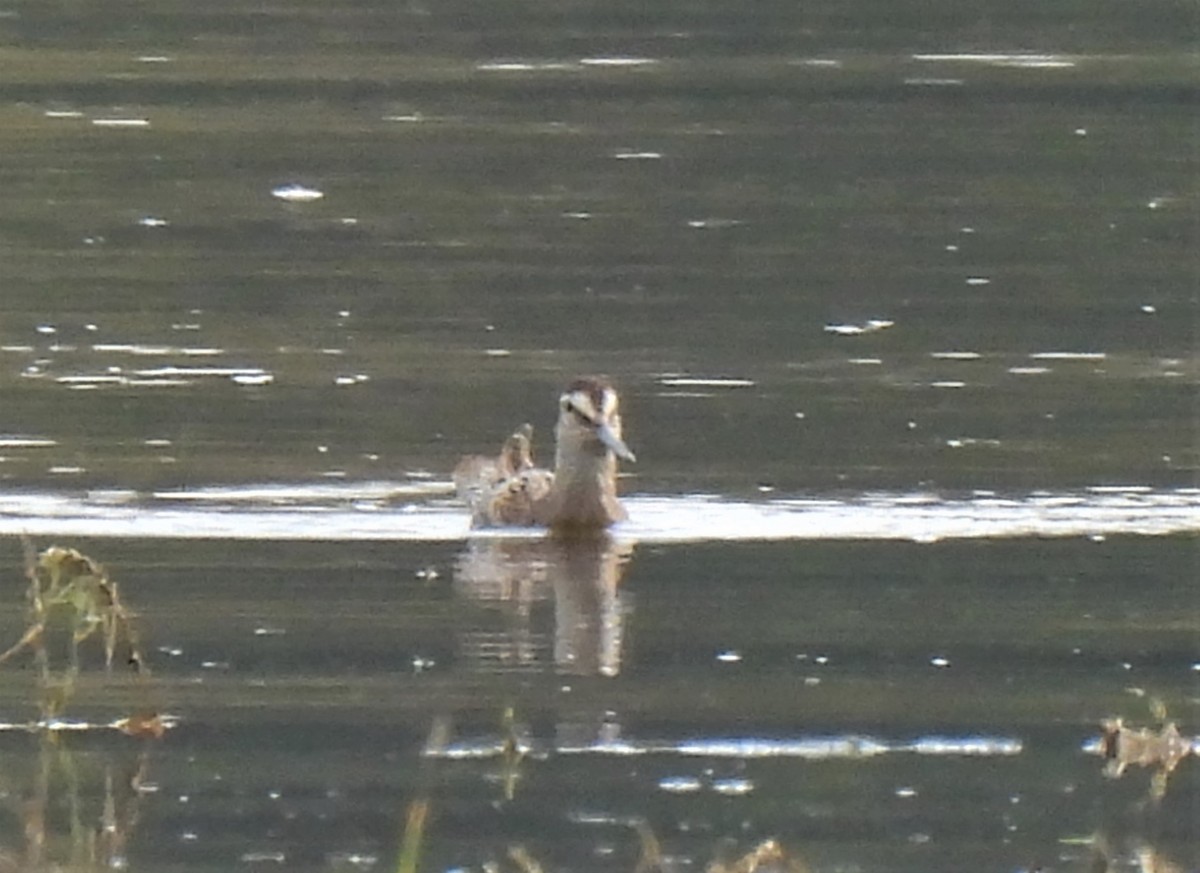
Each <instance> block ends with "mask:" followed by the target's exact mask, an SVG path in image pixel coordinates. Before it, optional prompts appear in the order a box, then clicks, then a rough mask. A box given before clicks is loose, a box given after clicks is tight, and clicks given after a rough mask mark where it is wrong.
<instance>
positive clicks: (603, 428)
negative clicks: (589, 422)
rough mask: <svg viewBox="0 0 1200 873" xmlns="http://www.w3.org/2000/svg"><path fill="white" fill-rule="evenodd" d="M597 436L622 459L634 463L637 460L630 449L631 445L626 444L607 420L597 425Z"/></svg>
mask: <svg viewBox="0 0 1200 873" xmlns="http://www.w3.org/2000/svg"><path fill="white" fill-rule="evenodd" d="M596 436H597V437H598V438H599V440H600V442H602V443H604V445H606V446H607V447H608V449H609V451H611V452H612V453H613V454H614V455H616V456H617V457H618V458H620V459H621V460H622V461H629V462H630V463H633V462H634V461H636V460H637V457H636V456H635V455H634V454H633V452H631V451H629V446H627V445H625V442H624V441H623V440H622V439H621V438H620V437H619V436H617V435H616V433H614V432H613V429H612V428H611V427H609V426H608V423H607V422H601V423H600V424H598V425H597V426H596Z"/></svg>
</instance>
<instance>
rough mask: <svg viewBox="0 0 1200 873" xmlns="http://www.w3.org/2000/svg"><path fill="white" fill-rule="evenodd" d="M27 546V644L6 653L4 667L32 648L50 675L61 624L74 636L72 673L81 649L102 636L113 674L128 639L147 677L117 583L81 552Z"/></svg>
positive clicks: (1, 657) (134, 662) (133, 659)
mask: <svg viewBox="0 0 1200 873" xmlns="http://www.w3.org/2000/svg"><path fill="white" fill-rule="evenodd" d="M23 545H24V547H25V576H26V578H27V579H28V580H29V588H28V590H27V591H26V598H27V600H28V601H29V612H28V626H27V627H26V630H25V633H24V635H23V636H22V637H21V639H19V640H18V641H17V642H16V643H14V644H13V645H12V646H11V647H10V648H9V649H8V650H7V651H5V652H4V653H3V654H0V664H2V663H4V662H5V661H7V660H8V659H9V658H11V657H12V656H13V655H15V654H17V653H18V652H20V651H21V650H22V649H25V648H26V647H30V648H32V649H33V650H34V653H35V656H36V658H37V661H38V665H39V667H40V668H41V670H42V673H43V675H45V674H46V673H47V671H48V670H49V669H50V664H49V659H48V654H47V650H46V645H45V641H46V636H47V632H48V630H49V628H50V626H51V624H52V623H53V622H55V621H56V620H57V621H61V623H62V625H63V626H65V627H66V629H67V630H69V631H70V644H69V646H68V652H69V658H70V663H71V667H72V669H76V670H77V669H78V666H79V644H80V643H82V642H84V641H85V640H87V639H89V638H90V637H92V636H93V635H95V634H96V633H97V632H99V633H100V635H101V638H102V639H103V642H104V665H105V668H106V669H112V662H113V656H114V654H115V652H116V649H117V643H118V641H120V640H121V639H124V641H125V643H126V645H127V646H128V649H129V655H128V663H129V665H130V666H131V667H133V668H134V669H135V670H137V671H138V672H142V671H143V670H144V669H145V661H144V659H143V657H142V653H141V649H140V648H139V645H138V638H137V634H136V631H135V630H134V627H133V625H132V622H131V621H130V614H129V612H128V611H127V610H126V609H125V607H124V605H123V604H122V603H121V597H120V593H119V591H118V588H117V583H116V582H114V581H113V580H111V579H110V578H109V576H108V573H107V571H106V570H105V569H104V568H103V567H102V566H101V565H100V564H98V563H97V562H96V561H94V560H93V559H91V558H89V557H88V556H87V555H84V554H82V553H81V552H79V551H77V550H75V549H67V548H63V547H61V546H51V547H50V548H48V549H46V550H45V551H44V552H42V553H41V554H40V555H35V554H34V551H33V546H32V543H30V542H29V540H23Z"/></svg>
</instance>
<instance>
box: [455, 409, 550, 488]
mask: <svg viewBox="0 0 1200 873" xmlns="http://www.w3.org/2000/svg"><path fill="white" fill-rule="evenodd" d="M533 466H534V464H533V425H532V424H528V423H526V424H523V425H521V426H520V427H519V428H517V429H516V430H515V431H513V432H512V434H511V435H510V436H509V437H508V439H506V440H505V441H504V444H503V445H502V446H500V454H498V455H496V456H495V457H489V456H487V455H464V456H463V458H462V460H460V461H459V462H458V464H457V465H455V467H454V472H453V473H452V474H451V479H453V481H454V490H455V492H457V494H458V496H459V497H460V498H462V499H464V500H466V501H467V503H473V502H474V500H475V498H476V497H477V496H478V495H479V494H481V493H483V492H485V491H487V490H490V489H491V488H494V487H495V486H496V485H497V484H499V483H500V482H503V481H504V480H506V479H509V478H511V477H513V476H516V475H518V474H519V473H522V472H524V471H525V470H529V469H532V468H533Z"/></svg>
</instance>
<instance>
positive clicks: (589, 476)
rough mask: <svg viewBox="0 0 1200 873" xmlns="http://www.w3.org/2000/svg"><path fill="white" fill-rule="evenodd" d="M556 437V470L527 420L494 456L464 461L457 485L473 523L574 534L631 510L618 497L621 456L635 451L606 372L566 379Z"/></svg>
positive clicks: (606, 523)
mask: <svg viewBox="0 0 1200 873" xmlns="http://www.w3.org/2000/svg"><path fill="white" fill-rule="evenodd" d="M521 437H523V440H522V439H521ZM554 438H555V452H554V470H553V471H550V470H547V469H545V468H542V467H538V466H536V465H535V464H534V463H533V459H532V445H531V443H532V427H530V426H529V425H523V426H522V427H521V428H519V429H518V430H517V431H516V432H515V433H514V434H513V435H512V436H511V437H509V438H508V440H506V441H505V444H504V447H503V448H502V449H501V451H500V455H499V456H498V457H497V458H495V459H489V458H484V457H481V456H477V455H476V456H469V457H466V458H463V460H462V461H460V462H459V464H458V466H457V467H456V468H455V477H454V479H455V488H456V490H457V491H458V494H459V497H460V498H462V499H463V500H465V501H466V503H467V505H468V506H469V507H470V508H471V526H472V527H473V528H487V527H498V526H510V527H546V528H549V529H550V530H551V531H552V532H554V533H560V534H562V533H566V534H576V533H588V532H598V531H602V530H604V529H606V528H608V527H610V526H612V525H613V524H615V523H617V522H619V521H623V520H624V519H625V518H626V517H627V516H626V512H625V507H623V506H622V505H621V501H620V500H619V499H618V497H617V462H618V461H619V460H620V461H627V462H630V463H633V462H636V460H637V458H636V456H635V455H634V453H633V452H632V451H631V450H630V449H629V447H628V446H627V445H626V444H625V441H624V439H623V438H622V435H621V414H620V398H619V397H618V395H617V391H616V389H615V388H614V387H613V385H612V383H611V382H610V381H609V380H608V379H607V378H606V377H604V376H582V377H580V378H577V379H575V380H574V381H572V382H571V383H570V384H569V385H568V386H567V388H566V390H564V391H563V393H562V395H561V396H560V397H559V400H558V423H557V424H556V425H555V428H554ZM484 462H490V464H487V463H484ZM472 477H474V478H472Z"/></svg>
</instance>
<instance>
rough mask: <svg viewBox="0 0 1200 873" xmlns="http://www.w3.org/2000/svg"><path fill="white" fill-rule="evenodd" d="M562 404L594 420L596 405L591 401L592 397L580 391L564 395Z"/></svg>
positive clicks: (581, 415) (577, 413)
mask: <svg viewBox="0 0 1200 873" xmlns="http://www.w3.org/2000/svg"><path fill="white" fill-rule="evenodd" d="M563 406H564V407H565V408H567V409H569V410H571V411H572V412H574V413H575V414H576V415H578V416H580V417H581V418H586V419H587V420H588V421H590V422H594V421H595V420H596V406H595V404H594V403H592V398H591V397H589V396H588V395H587V394H585V393H583V392H582V391H576V392H575V393H574V394H568V395H566V396H564V397H563Z"/></svg>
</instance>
